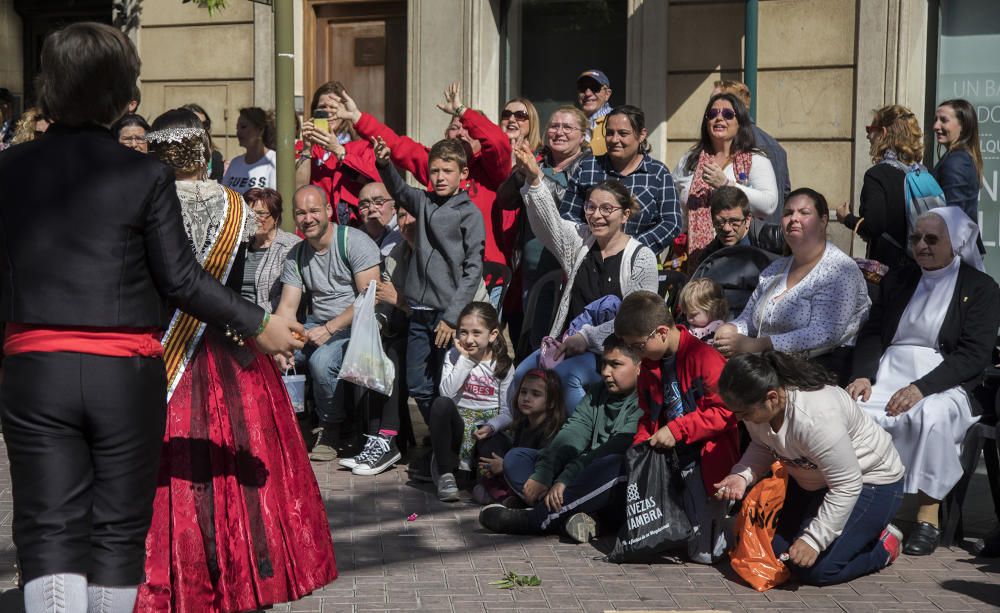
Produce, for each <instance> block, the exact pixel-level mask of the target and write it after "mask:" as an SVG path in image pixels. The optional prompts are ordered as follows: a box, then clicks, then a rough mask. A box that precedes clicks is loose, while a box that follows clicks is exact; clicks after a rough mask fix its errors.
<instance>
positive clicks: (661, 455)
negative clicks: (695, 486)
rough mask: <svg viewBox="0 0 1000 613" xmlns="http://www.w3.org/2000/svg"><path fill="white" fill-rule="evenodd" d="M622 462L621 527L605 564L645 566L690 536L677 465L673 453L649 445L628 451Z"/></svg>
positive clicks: (679, 470)
mask: <svg viewBox="0 0 1000 613" xmlns="http://www.w3.org/2000/svg"><path fill="white" fill-rule="evenodd" d="M625 460H626V461H627V462H628V485H627V486H626V490H625V524H624V525H623V526H622V527H621V530H619V531H618V540H617V542H616V543H615V548H614V549H613V550H612V551H611V553H609V554H608V562H614V563H622V562H648V561H650V560H653V559H656V558H657V557H659V555H660V553H661V552H663V551H664V550H666V549H670V548H673V547H676V546H677V545H680V544H682V543H685V542H687V540H688V539H689V538H690V537H691V534H692V529H691V522H690V521H689V520H688V516H687V513H685V512H684V500H683V498H682V495H683V492H684V481H683V479H682V478H681V468H680V461H679V460H678V459H677V452H676V451H674V450H672V449H671V450H670V451H668V452H660V451H657V450H655V449H653V448H652V447H650V446H649V443H642V444H641V445H637V446H635V447H632V448H631V449H629V450H628V452H627V453H626V454H625Z"/></svg>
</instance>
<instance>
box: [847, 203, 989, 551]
mask: <svg viewBox="0 0 1000 613" xmlns="http://www.w3.org/2000/svg"><path fill="white" fill-rule="evenodd" d="M978 236H979V227H978V226H977V225H976V223H975V222H973V221H972V220H971V219H969V217H968V216H967V215H966V214H965V213H964V212H962V209H961V208H960V207H957V206H945V207H940V208H936V209H932V210H930V211H928V212H927V213H924V214H923V215H921V216H920V217H918V218H917V222H916V228H915V230H914V231H913V233H912V234H911V235H910V237H909V239H910V245H911V249H912V251H913V256H914V258H915V259H916V262H917V265H918V266H919V268H918V267H917V266H911V267H907V268H898V269H894V270H893V271H892V272H891V273H889V274H888V275H886V277H885V278H884V279H883V280H882V283H881V284H880V294H881V296H882V299H881V300H880V301H879V303H878V304H877V305H876V306H875V307H873V308H872V312H871V318H870V320H869V321H868V323H867V324H866V325H865V327H864V328H863V329H862V330H861V333H860V334H859V335H858V344H857V347H856V348H855V351H854V359H853V369H852V378H851V384H850V385H848V386H847V391H848V393H849V394H850V395H851V396H852V397H854V398H858V399H859V400H860V402H859V403H858V404H860V406H861V408H862V409H864V410H865V411H866V412H867V413H868V414H869V415H871V416H872V418H873V419H874V420H875V422H876V423H878V424H879V425H880V426H882V427H883V428H885V429H886V430H887V431H888V432H889V434H891V435H892V440H893V443H895V445H896V449H897V450H898V451H899V455H900V456H901V457H902V458H903V463H904V464H906V481H905V484H904V491H905V492H906V493H907V494H916V495H917V498H918V499H917V502H918V508H917V527H916V529H915V530H913V531H912V532H911V533H910V535H909V537H908V538H907V540H906V545H905V547H904V549H903V551H904V552H905V553H906V554H908V555H928V554H930V553H933V552H934V549H935V548H936V547H937V544H938V541H939V539H940V536H941V533H940V530H939V528H938V510H939V501H940V500H941V499H942V498H944V497H945V496H946V495H947V494H948V492H949V491H951V489H952V488H953V487H954V486H955V484H956V483H958V481H959V479H961V478H962V465H961V462H960V460H959V454H960V453H961V448H962V442H963V440H964V439H965V433H966V430H968V429H969V428H970V427H971V426H972V425H973V424H975V423H976V421H977V420H978V418H977V417H974V416H973V415H972V406H971V403H970V401H969V394H970V392H971V391H972V390H973V389H975V388H976V386H977V385H979V383H980V382H981V381H982V378H983V371H984V370H985V369H986V367H988V366H989V365H990V363H991V359H990V358H991V354H992V351H993V345H994V344H995V343H994V341H995V339H996V331H997V326H998V325H1000V310H998V308H997V306H998V305H1000V289H998V288H997V284H996V282H995V281H994V280H993V278H992V277H990V276H989V275H988V274H986V273H985V272H983V259H982V257H981V256H980V255H979V249H977V247H976V239H977V237H978Z"/></svg>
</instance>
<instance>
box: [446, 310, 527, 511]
mask: <svg viewBox="0 0 1000 613" xmlns="http://www.w3.org/2000/svg"><path fill="white" fill-rule="evenodd" d="M513 378H514V369H513V367H512V364H511V357H510V353H509V352H508V351H507V341H505V340H504V337H503V334H501V333H500V321H499V316H498V315H497V312H496V309H494V308H493V305H491V304H490V303H488V302H473V303H471V304H469V305H467V306H466V307H465V308H464V309H462V312H461V313H460V314H459V316H458V336H457V337H456V338H455V346H454V347H453V348H452V350H451V351H449V352H448V355H447V357H446V358H445V361H444V369H443V371H442V373H441V395H440V396H438V397H437V399H435V400H434V402H433V404H431V416H430V422H429V423H428V424H427V425H428V427H429V428H430V434H431V448H432V449H433V450H434V455H433V456H432V457H431V475H432V478H433V479H434V483H435V485H436V486H437V495H438V499H439V500H441V501H442V502H458V500H459V495H458V482H457V480H456V479H455V469H456V468H458V469H460V470H464V471H471V470H472V467H473V460H472V458H473V457H474V455H473V447H474V445H475V444H476V442H477V441H479V442H485V441H488V440H490V439H495V438H504V435H503V434H500V432H501V431H502V430H505V429H506V428H507V426H509V425H510V424H511V422H512V421H513V416H512V415H511V412H510V407H508V406H507V388H508V387H509V386H510V382H511V380H512V379H513Z"/></svg>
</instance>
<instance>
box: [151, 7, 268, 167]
mask: <svg viewBox="0 0 1000 613" xmlns="http://www.w3.org/2000/svg"><path fill="white" fill-rule="evenodd" d="M272 38H273V34H272V30H271V7H269V6H262V5H257V4H255V3H253V2H230V3H229V5H228V6H227V7H226V9H224V10H222V11H219V12H217V13H215V14H214V15H212V16H209V14H208V11H207V10H205V9H200V8H197V7H196V6H194V5H192V4H182V3H180V2H147V3H145V4H144V5H143V13H142V26H141V28H140V30H139V33H138V35H137V40H138V46H139V54H140V56H141V57H142V77H141V81H142V83H141V89H142V106H141V107H140V108H139V112H140V113H141V114H142V115H144V116H145V117H147V118H148V119H149V120H150V121H152V120H153V118H155V117H156V116H157V115H159V114H160V113H162V112H163V111H165V110H167V109H171V108H176V107H178V106H180V105H182V104H186V103H189V102H196V103H198V104H200V105H201V106H203V107H204V108H205V110H206V111H207V112H208V114H209V116H210V117H211V118H212V132H213V134H212V138H213V140H214V142H215V145H216V146H217V147H219V149H221V150H222V152H223V154H224V155H225V156H226V158H227V159H229V158H232V157H234V156H236V155H238V154H240V153H241V152H242V150H241V149H240V147H239V145H238V144H237V142H236V119H237V116H238V111H239V109H240V108H242V107H246V106H261V107H263V108H265V109H269V108H271V107H273V105H274V96H273V90H274V85H273V83H274V76H273V74H274V73H273V65H274V62H273V52H272V49H273V44H272V42H271V39H272Z"/></svg>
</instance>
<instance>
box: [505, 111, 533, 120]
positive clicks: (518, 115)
mask: <svg viewBox="0 0 1000 613" xmlns="http://www.w3.org/2000/svg"><path fill="white" fill-rule="evenodd" d="M511 117H513V118H514V119H516V120H518V121H528V111H508V110H507V109H504V111H503V112H502V113H500V119H501V120H504V119H510V118H511Z"/></svg>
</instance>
